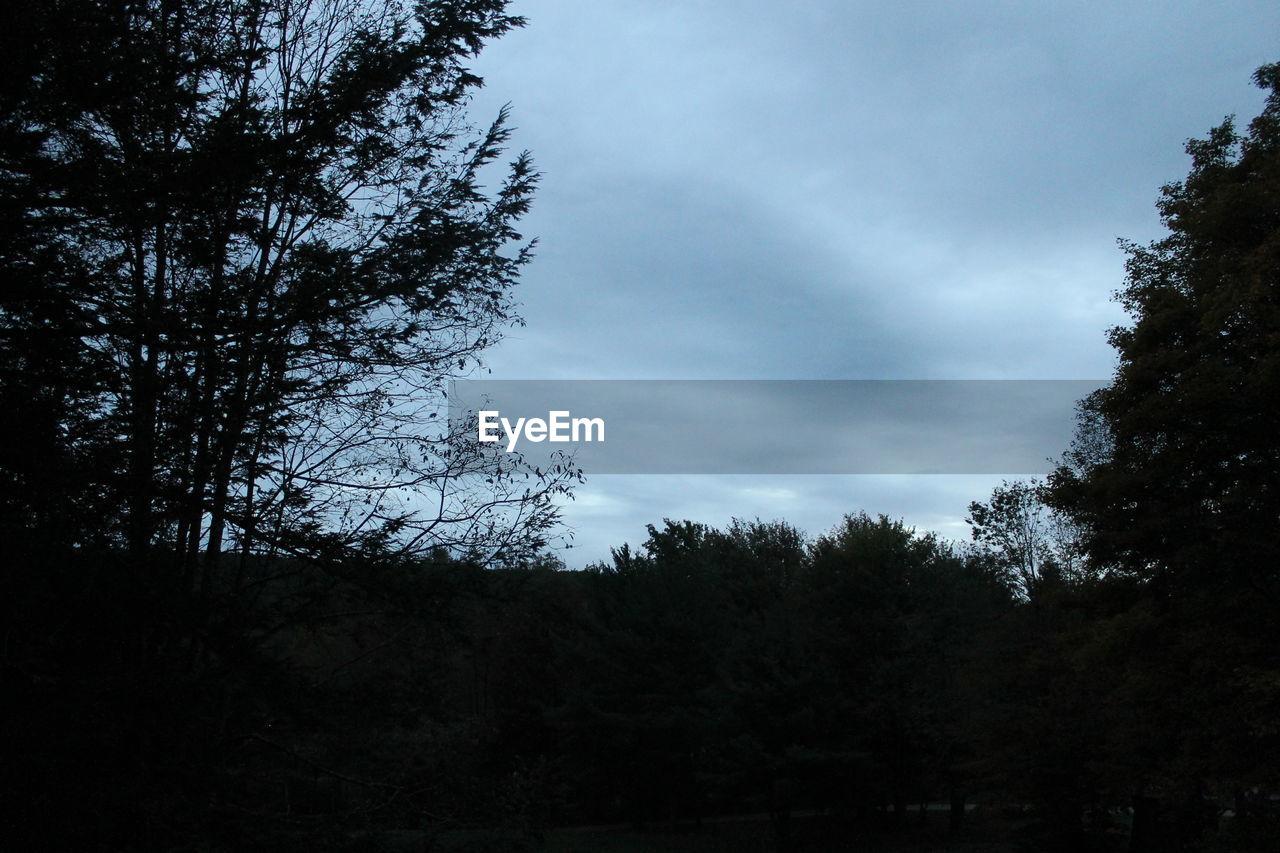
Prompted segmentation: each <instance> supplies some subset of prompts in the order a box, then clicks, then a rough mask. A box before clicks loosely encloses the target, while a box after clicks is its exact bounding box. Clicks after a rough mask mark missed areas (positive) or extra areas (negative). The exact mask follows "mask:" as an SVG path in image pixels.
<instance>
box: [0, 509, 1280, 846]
mask: <svg viewBox="0 0 1280 853" xmlns="http://www.w3.org/2000/svg"><path fill="white" fill-rule="evenodd" d="M1036 495H1037V491H1036V490H1035V489H1034V488H1033V487H1031V486H1027V485H1023V484H1014V485H1009V486H1006V487H1002V488H1001V489H998V490H997V491H996V494H995V495H994V496H993V499H992V500H991V501H989V502H988V503H985V504H975V505H974V507H973V509H974V510H975V512H974V513H973V514H974V515H975V516H977V517H981V518H982V519H983V520H984V522H985V525H983V526H978V527H976V531H977V533H978V537H979V542H978V543H977V544H976V545H974V546H971V547H964V548H959V547H957V546H955V545H954V544H950V543H946V542H944V541H941V540H939V539H937V538H936V537H935V536H933V535H931V534H919V533H916V532H914V531H912V530H911V529H909V528H906V527H904V526H903V525H902V524H901V523H900V522H896V521H892V520H890V519H888V518H885V517H883V516H881V517H879V518H871V517H869V516H867V515H851V516H848V517H846V518H845V519H844V521H843V522H842V523H841V524H840V525H839V526H838V527H837V528H836V529H834V530H832V531H831V532H829V533H827V534H825V535H822V536H819V537H818V538H816V539H814V540H808V539H806V538H805V537H804V536H803V535H802V534H801V533H799V532H798V531H797V530H796V529H795V528H793V527H792V526H790V525H788V524H786V523H785V522H759V521H756V522H735V523H734V524H732V525H731V526H729V527H728V528H726V529H723V530H719V529H714V528H710V527H707V526H704V525H700V524H695V523H692V522H678V523H677V522H671V521H667V522H665V523H664V525H663V526H662V527H651V528H650V530H649V538H648V539H647V541H646V542H645V543H644V544H643V545H642V546H641V547H640V548H639V549H637V550H632V549H630V548H629V547H626V546H623V547H622V548H619V549H617V550H616V551H615V553H614V556H613V559H612V560H611V561H610V562H609V563H607V564H601V565H596V566H593V567H591V568H590V569H588V570H586V571H581V572H573V571H564V570H562V568H561V567H560V566H559V565H557V564H556V563H555V562H554V561H551V560H547V561H543V562H541V563H533V564H524V565H520V566H515V567H507V568H496V569H495V568H485V567H482V566H480V565H478V564H475V563H470V562H467V561H463V560H457V559H452V558H449V557H448V556H447V555H445V554H444V553H443V552H441V553H438V554H436V555H434V556H431V557H424V558H417V559H415V560H414V561H412V562H394V561H391V562H388V561H373V560H370V561H364V562H360V561H350V562H347V563H344V564H340V565H339V564H333V565H324V564H321V563H316V562H304V561H290V560H276V561H257V562H253V563H251V564H250V565H249V566H248V567H247V578H246V580H245V581H244V585H245V587H246V588H247V589H249V590H252V595H251V596H249V597H247V598H242V599H241V601H242V602H243V604H242V606H239V607H237V608H235V609H234V610H229V611H226V612H225V613H223V614H222V615H221V616H220V617H218V618H216V619H211V618H210V616H209V615H208V614H193V613H189V612H186V611H184V610H183V602H184V601H186V602H187V603H188V604H189V601H190V599H189V598H187V597H185V596H182V595H177V594H175V595H174V596H173V597H169V596H167V595H166V594H165V593H164V591H163V586H162V585H161V584H159V583H158V582H157V581H158V578H151V579H146V578H138V579H137V580H136V583H135V584H133V585H128V584H122V583H121V581H120V570H121V569H122V568H123V567H124V566H125V565H127V563H126V562H125V561H124V559H123V555H116V556H115V557H112V556H111V555H109V554H97V555H88V554H81V555H76V554H72V553H67V552H63V553H60V554H57V555H56V556H55V555H53V554H49V553H45V554H43V555H41V554H39V553H32V552H29V553H28V554H26V555H25V557H26V559H24V560H23V561H22V562H21V563H19V564H17V565H22V566H25V567H33V566H39V571H38V572H32V573H29V574H27V575H25V576H18V577H16V578H15V580H16V581H17V584H16V585H15V587H14V591H15V593H16V595H14V596H11V597H9V599H8V600H9V601H10V602H14V603H17V604H19V605H20V606H19V607H16V608H12V609H11V612H10V613H9V614H7V615H8V617H9V618H8V625H9V631H8V635H7V642H8V643H9V649H8V652H9V654H8V657H7V662H8V666H7V667H6V669H5V674H6V680H7V681H8V682H9V686H10V688H11V690H12V693H11V695H14V696H17V697H19V698H18V699H17V700H16V701H15V702H13V703H12V704H11V705H10V712H11V715H10V718H9V719H8V720H7V721H6V731H7V732H8V733H9V734H10V737H11V738H12V741H11V742H12V743H13V744H15V745H16V746H17V748H16V749H15V750H13V754H12V755H11V757H10V760H9V761H7V762H6V773H7V778H8V780H9V786H8V788H7V790H6V793H5V796H6V800H7V801H8V802H10V803H14V804H18V805H20V809H18V811H17V812H16V813H17V814H20V815H21V819H20V821H14V823H12V824H11V829H13V830H14V831H15V836H14V837H15V838H25V840H26V841H27V842H28V843H32V844H38V845H40V846H45V845H47V844H50V843H56V844H60V845H69V846H65V849H72V848H74V849H227V850H233V849H263V850H267V849H270V850H278V849H292V848H297V849H358V848H359V847H360V846H361V845H362V844H363V845H365V846H366V847H372V848H374V849H378V847H377V845H378V844H381V843H383V842H384V841H385V838H386V833H387V832H388V831H390V830H413V831H416V832H418V833H421V835H420V838H421V839H427V840H430V839H435V841H436V843H437V846H438V847H440V848H442V849H449V847H448V842H447V839H449V838H451V837H461V838H463V839H466V840H467V841H466V843H468V844H473V845H478V848H477V849H500V848H502V847H503V846H506V847H509V848H511V849H536V848H537V844H538V839H539V837H540V834H541V833H542V832H543V831H544V830H546V829H547V828H548V827H552V826H557V825H566V824H580V823H602V822H628V823H634V824H646V823H650V824H652V823H657V824H663V825H668V824H670V823H671V822H686V823H688V822H696V821H699V820H701V819H702V818H707V817H712V816H717V815H725V814H741V813H753V814H761V813H768V814H769V815H770V818H771V824H770V825H771V827H772V830H771V831H772V832H773V833H774V837H775V838H776V843H777V845H778V846H779V848H782V847H785V846H786V842H787V837H788V835H789V830H790V826H791V823H792V821H791V819H790V816H791V813H792V812H794V811H805V812H808V811H809V810H819V811H821V812H822V813H825V814H828V815H831V816H833V818H834V819H837V820H841V821H848V822H849V823H850V824H851V825H859V824H866V823H874V824H875V825H879V826H893V825H895V824H899V823H902V822H905V821H907V820H915V816H916V815H917V814H918V808H919V807H920V805H921V804H924V803H935V804H937V803H945V804H949V808H950V821H951V826H952V828H953V829H955V830H962V829H963V828H964V819H965V814H966V805H968V806H973V805H981V806H983V807H985V808H987V809H988V810H990V809H1007V810H1009V811H1011V812H1016V813H1019V814H1021V813H1022V812H1023V811H1024V810H1025V819H1024V824H1025V825H1024V826H1023V827H1022V832H1023V833H1024V836H1025V838H1026V839H1027V840H1029V842H1030V843H1033V844H1034V845H1035V846H1037V847H1038V848H1040V849H1066V850H1077V849H1086V848H1090V847H1096V848H1097V849H1114V848H1115V847H1116V846H1117V844H1119V843H1120V842H1119V841H1118V840H1123V839H1130V840H1129V841H1127V842H1125V843H1127V844H1129V845H1130V846H1129V849H1135V850H1179V849H1184V850H1206V849H1207V850H1212V849H1232V850H1237V849H1238V850H1250V849H1258V850H1261V849H1266V844H1268V843H1269V840H1268V839H1271V838H1273V837H1274V835H1273V833H1274V832H1275V831H1277V829H1278V828H1280V823H1278V822H1277V815H1276V813H1275V809H1274V804H1273V803H1271V801H1270V796H1271V793H1272V791H1273V788H1272V787H1271V784H1272V779H1273V774H1274V771H1275V767H1274V759H1273V757H1272V755H1273V754H1271V753H1269V752H1267V748H1268V747H1269V746H1270V745H1272V744H1273V742H1274V739H1275V737H1276V735H1275V731H1274V729H1267V728H1266V725H1267V719H1268V718H1267V716H1266V714H1265V713H1263V711H1264V710H1265V709H1262V708H1260V707H1258V705H1257V698H1258V696H1259V690H1258V689H1256V685H1254V684H1253V683H1252V682H1251V680H1250V675H1251V674H1253V673H1254V672H1256V670H1253V669H1250V667H1256V665H1257V663H1258V662H1259V660H1262V659H1265V657H1266V655H1268V654H1270V653H1271V652H1270V647H1269V645H1268V640H1269V638H1271V637H1273V636H1274V628H1270V627H1266V626H1263V625H1261V624H1259V623H1257V622H1255V621H1254V620H1253V619H1251V618H1248V617H1246V615H1245V614H1247V613H1256V612H1257V608H1256V607H1253V606H1251V605H1249V604H1248V602H1247V601H1246V599H1247V598H1248V596H1249V595H1250V593H1249V591H1247V590H1239V591H1238V592H1236V593H1234V594H1230V595H1223V596H1221V597H1220V599H1219V600H1218V601H1216V602H1213V603H1209V602H1208V601H1206V599H1205V597H1204V596H1196V597H1181V596H1166V595H1156V594H1153V593H1152V591H1151V590H1150V589H1148V588H1147V587H1146V586H1144V585H1143V584H1140V583H1135V582H1134V581H1132V580H1130V579H1127V578H1122V577H1119V576H1115V575H1106V574H1095V573H1089V572H1084V571H1080V570H1079V569H1078V568H1077V569H1072V568H1071V565H1070V559H1069V555H1070V553H1071V548H1072V543H1071V541H1070V540H1065V539H1062V538H1059V537H1058V533H1060V531H1058V530H1056V528H1054V527H1053V526H1052V525H1047V524H1046V523H1045V522H1046V521H1047V520H1051V516H1050V514H1049V513H1048V511H1047V510H1046V508H1045V507H1044V506H1043V505H1042V504H1040V503H1038V502H1037V500H1036ZM1011 496H1012V497H1011ZM1015 532H1016V533H1018V534H1019V536H1018V537H1006V536H1004V535H1003V534H1005V533H1015ZM1028 549H1029V550H1028ZM42 558H43V559H42ZM1028 580H1030V581H1031V583H1030V584H1028V583H1027V581H1028ZM176 592H177V591H176V590H175V593H176ZM1265 688H1266V686H1265V685H1264V689H1265ZM1262 695H1265V693H1263V694H1262ZM1228 810H1230V814H1231V815H1232V816H1230V817H1224V815H1227V814H1228ZM11 820H13V819H12V818H11ZM19 832H20V833H31V834H30V835H26V836H23V835H18V834H17V833H19ZM451 834H452V835H451ZM202 845H205V846H202ZM1215 845H1216V846H1215Z"/></svg>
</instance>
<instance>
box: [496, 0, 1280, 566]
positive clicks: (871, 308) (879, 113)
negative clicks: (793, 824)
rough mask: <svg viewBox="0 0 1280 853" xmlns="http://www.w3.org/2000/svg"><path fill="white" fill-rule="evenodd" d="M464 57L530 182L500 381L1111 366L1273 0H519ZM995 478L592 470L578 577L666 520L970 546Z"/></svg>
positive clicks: (569, 526) (1272, 23) (1250, 89)
mask: <svg viewBox="0 0 1280 853" xmlns="http://www.w3.org/2000/svg"><path fill="white" fill-rule="evenodd" d="M510 11H511V12H512V13H513V14H518V15H522V16H524V17H526V18H527V19H528V24H527V26H526V27H525V28H523V29H520V30H517V31H514V32H512V33H509V34H508V35H506V36H504V37H503V38H502V39H499V40H498V41H496V42H494V43H492V44H491V45H489V46H488V47H487V48H486V49H485V51H484V52H483V53H482V54H481V55H480V56H479V57H478V58H477V59H476V60H475V61H474V63H473V68H474V70H475V71H476V72H477V73H478V74H479V75H480V76H482V77H483V78H484V79H485V86H484V88H483V90H481V91H480V92H479V93H478V94H477V96H476V98H475V99H474V101H473V103H472V109H471V113H472V118H473V120H475V121H476V122H478V123H487V121H489V120H490V119H491V118H492V117H493V116H494V115H495V114H496V113H497V111H498V109H500V108H501V107H502V106H503V105H504V104H510V106H511V123H512V124H513V125H514V127H515V128H516V130H515V133H514V135H513V139H512V146H513V148H514V149H515V150H520V149H528V150H529V151H530V152H531V153H532V155H533V158H534V161H535V164H536V165H537V167H538V169H539V171H540V172H541V173H542V176H543V177H542V180H541V184H540V189H539V191H538V193H537V197H536V199H535V203H534V207H533V210H532V211H531V212H530V214H529V215H528V216H527V217H526V219H525V220H524V223H523V229H522V230H523V232H524V233H525V234H526V236H529V237H536V238H537V239H538V247H537V250H536V254H537V256H536V258H535V259H534V261H533V262H532V263H531V264H530V265H529V266H528V267H526V271H525V273H524V275H523V277H522V279H521V283H520V285H519V292H518V299H519V301H520V302H521V314H522V316H523V318H524V320H525V325H524V326H522V327H518V328H514V329H512V330H511V331H510V332H509V333H508V334H507V336H506V338H505V339H504V340H503V341H502V342H501V343H500V344H499V345H498V346H496V347H495V348H493V349H492V350H490V351H489V353H488V356H487V359H486V361H487V365H488V367H489V369H490V370H492V374H491V375H492V378H495V379H1101V380H1105V379H1106V378H1107V377H1108V376H1110V374H1111V372H1112V370H1113V368H1114V364H1115V360H1114V355H1113V351H1112V350H1111V348H1110V347H1109V346H1108V345H1107V342H1106V330H1107V328H1109V327H1111V326H1115V325H1117V324H1119V323H1123V322H1124V321H1125V315H1124V313H1123V312H1122V311H1121V309H1120V308H1119V306H1117V305H1116V304H1115V303H1114V302H1113V300H1112V294H1113V293H1114V291H1115V290H1116V289H1117V288H1118V287H1120V286H1121V285H1122V283H1123V279H1124V254H1123V252H1122V251H1121V250H1120V248H1119V247H1118V245H1117V238H1126V239H1130V240H1135V241H1138V242H1147V241H1150V240H1152V239H1156V238H1158V237H1159V236H1160V235H1161V233H1162V229H1161V225H1160V222H1159V218H1158V216H1157V214H1156V211H1155V207H1154V202H1155V200H1156V198H1157V195H1158V192H1159V188H1160V187H1161V186H1162V185H1163V184H1165V183H1168V182H1170V181H1174V180H1178V179H1180V178H1182V177H1183V176H1185V174H1186V172H1187V168H1188V165H1189V159H1188V157H1187V156H1186V154H1185V152H1184V149H1183V146H1184V144H1185V142H1186V140H1188V139H1190V138H1195V137H1200V136H1203V135H1205V133H1206V132H1207V131H1208V130H1209V128H1211V127H1213V126H1214V125H1216V124H1218V123H1220V122H1221V121H1222V120H1223V118H1224V117H1225V116H1227V115H1228V114H1234V115H1236V116H1238V118H1239V119H1240V123H1242V124H1243V123H1245V122H1247V120H1248V119H1250V118H1252V117H1253V116H1254V115H1256V114H1257V113H1258V112H1259V110H1260V109H1261V106H1262V103H1263V93H1262V91H1261V90H1260V89H1258V88H1256V87H1255V86H1253V85H1252V82H1251V80H1250V77H1251V75H1252V73H1253V71H1254V70H1255V69H1256V68H1257V67H1258V66H1259V65H1262V64H1264V63H1267V62H1273V61H1280V4H1277V3H1275V2H1274V0H1266V2H1230V0H1227V1H1226V2H1216V3H1213V4H1207V3H1203V2H1143V3H1139V2H1107V3H1085V2H1012V0H1009V2H994V0H992V1H991V2H987V1H986V0H984V2H933V3H925V2H847V0H846V2H840V1H839V0H808V1H807V2H806V1H805V0H794V2H786V3H783V2H776V0H775V2H760V1H759V0H666V1H665V2H658V1H657V0H635V1H634V2H624V0H592V2H589V3H584V2H568V0H527V2H522V1H521V0H516V2H513V3H512V4H511V6H510ZM1001 479H1002V477H1001V476H998V475H796V476H783V475H773V476H765V475H748V474H736V475H718V476H717V475H700V476H694V475H687V476H677V475H607V476H606V475H598V476H592V477H590V478H589V479H588V481H587V482H586V483H585V484H584V485H580V486H578V487H577V488H576V491H575V497H574V499H573V500H572V501H569V502H567V503H565V506H564V518H565V524H566V530H567V532H569V533H571V534H572V542H573V547H572V549H570V550H567V551H564V552H562V557H563V558H564V559H565V561H566V563H567V565H569V566H570V567H572V568H578V567H581V566H583V565H586V564H589V563H592V562H595V561H599V560H605V559H607V558H608V556H609V549H610V548H611V547H616V546H619V545H621V544H622V543H623V542H630V543H631V544H632V545H633V546H634V545H638V544H639V543H641V542H642V541H643V540H644V539H645V537H646V533H645V525H647V524H661V521H662V519H663V518H672V519H691V520H695V521H701V522H704V523H707V524H711V525H716V526H722V525H724V524H727V523H728V522H729V521H730V520H731V519H732V518H735V517H738V518H746V519H753V518H757V517H758V518H761V519H764V520H771V519H779V518H781V519H785V520H787V521H789V522H791V523H793V524H795V525H796V526H798V527H799V528H800V529H802V530H804V531H806V532H808V533H810V534H813V535H816V534H820V533H823V532H826V531H827V530H829V529H831V528H832V527H834V526H835V525H836V524H837V523H838V522H839V521H840V519H841V517H842V516H843V515H844V514H846V513H856V512H859V511H865V512H867V513H869V514H871V515H873V516H874V515H877V514H886V515H888V516H890V517H892V518H897V519H902V520H903V521H905V522H906V523H907V524H908V525H911V526H914V527H916V528H918V529H920V530H932V531H936V532H938V533H939V534H941V535H943V536H946V537H950V538H956V539H965V538H967V537H968V535H969V534H968V527H967V525H965V523H964V517H965V514H966V507H967V506H968V504H969V502H970V501H973V500H983V499H985V498H986V497H987V496H989V494H990V491H991V489H992V487H994V486H995V485H997V484H998V483H999V482H1000V480H1001Z"/></svg>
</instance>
